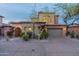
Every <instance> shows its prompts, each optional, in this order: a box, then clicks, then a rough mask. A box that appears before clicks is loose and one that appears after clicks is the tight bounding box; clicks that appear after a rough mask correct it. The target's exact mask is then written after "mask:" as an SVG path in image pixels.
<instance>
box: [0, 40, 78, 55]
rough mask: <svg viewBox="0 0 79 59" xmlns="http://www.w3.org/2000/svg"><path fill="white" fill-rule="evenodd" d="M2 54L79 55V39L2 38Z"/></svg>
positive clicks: (0, 53)
mask: <svg viewBox="0 0 79 59" xmlns="http://www.w3.org/2000/svg"><path fill="white" fill-rule="evenodd" d="M0 56H79V40H77V39H64V38H59V39H57V38H56V39H54V38H52V39H47V40H35V39H31V40H29V41H23V40H21V39H19V38H13V39H10V40H9V41H6V40H5V39H1V40H0Z"/></svg>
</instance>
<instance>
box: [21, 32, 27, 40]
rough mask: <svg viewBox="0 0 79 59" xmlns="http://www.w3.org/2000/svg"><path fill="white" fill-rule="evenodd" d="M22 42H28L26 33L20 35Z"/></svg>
mask: <svg viewBox="0 0 79 59" xmlns="http://www.w3.org/2000/svg"><path fill="white" fill-rule="evenodd" d="M20 37H21V38H22V39H23V40H24V41H28V40H29V35H28V34H27V33H24V32H23V33H21V36H20Z"/></svg>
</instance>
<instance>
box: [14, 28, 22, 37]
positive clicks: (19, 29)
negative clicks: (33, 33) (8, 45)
mask: <svg viewBox="0 0 79 59" xmlns="http://www.w3.org/2000/svg"><path fill="white" fill-rule="evenodd" d="M21 32H22V30H21V28H20V27H16V28H15V30H14V33H15V37H19V36H20V34H21Z"/></svg>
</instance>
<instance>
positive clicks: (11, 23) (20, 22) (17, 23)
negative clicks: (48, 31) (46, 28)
mask: <svg viewBox="0 0 79 59" xmlns="http://www.w3.org/2000/svg"><path fill="white" fill-rule="evenodd" d="M24 23H25V24H27V23H28V24H31V23H33V22H10V24H24ZM34 23H43V24H45V23H46V22H34Z"/></svg>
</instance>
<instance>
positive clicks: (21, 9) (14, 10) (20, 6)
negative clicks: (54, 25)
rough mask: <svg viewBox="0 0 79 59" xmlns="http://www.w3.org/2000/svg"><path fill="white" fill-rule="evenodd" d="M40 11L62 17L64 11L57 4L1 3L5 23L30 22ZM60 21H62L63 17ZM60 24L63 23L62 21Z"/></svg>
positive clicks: (1, 13)
mask: <svg viewBox="0 0 79 59" xmlns="http://www.w3.org/2000/svg"><path fill="white" fill-rule="evenodd" d="M39 11H51V12H55V13H56V14H58V15H59V14H60V15H62V14H63V13H62V10H61V9H58V7H57V6H55V4H52V3H50V4H47V3H42V4H41V3H37V4H34V3H0V16H4V17H5V18H4V20H3V22H4V23H8V22H12V21H13V22H14V21H29V20H30V17H31V16H32V15H34V14H35V12H39ZM59 19H62V18H61V16H60V17H59ZM59 23H63V21H62V20H60V21H59Z"/></svg>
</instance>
